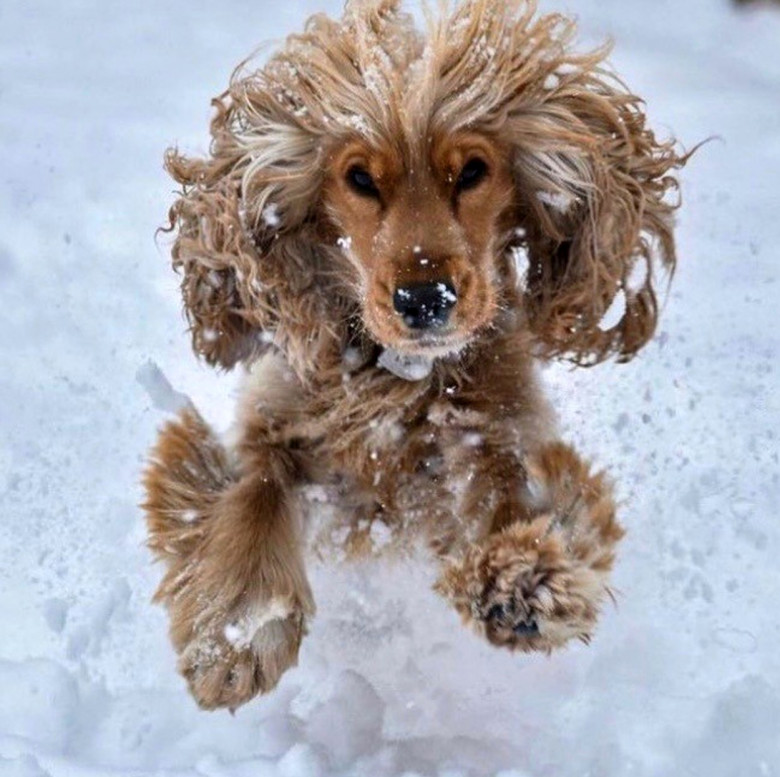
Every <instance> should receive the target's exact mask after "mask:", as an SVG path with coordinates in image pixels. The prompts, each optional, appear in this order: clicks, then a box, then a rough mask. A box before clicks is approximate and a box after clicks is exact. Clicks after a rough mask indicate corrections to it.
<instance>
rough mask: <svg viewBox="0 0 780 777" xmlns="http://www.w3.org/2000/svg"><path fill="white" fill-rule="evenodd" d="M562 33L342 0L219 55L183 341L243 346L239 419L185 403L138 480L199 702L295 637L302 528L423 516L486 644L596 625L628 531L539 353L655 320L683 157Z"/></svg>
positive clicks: (550, 23) (618, 339) (302, 622)
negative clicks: (554, 398) (264, 42)
mask: <svg viewBox="0 0 780 777" xmlns="http://www.w3.org/2000/svg"><path fill="white" fill-rule="evenodd" d="M573 33H574V28H573V24H572V22H571V21H569V20H567V19H565V18H563V17H560V16H557V15H549V16H538V15H537V14H536V10H535V7H534V3H533V2H531V1H530V0H505V1H499V2H495V0H466V1H465V2H462V3H461V4H460V5H458V6H457V7H456V8H455V9H454V10H452V11H447V10H442V11H441V13H440V14H439V16H438V17H434V16H430V18H429V19H428V24H427V28H426V29H424V30H422V31H419V30H417V29H416V28H415V26H414V23H413V21H412V19H411V17H410V16H408V15H406V14H404V13H402V12H401V10H400V9H399V2H397V1H396V0H364V1H363V2H358V1H354V2H348V3H347V6H346V9H345V12H344V17H343V19H342V20H340V21H334V20H331V19H329V18H326V17H325V16H322V15H320V16H315V17H313V18H312V19H310V20H309V22H308V23H307V25H306V28H305V31H304V32H303V33H302V34H300V35H295V36H292V37H290V38H289V39H288V40H287V42H286V44H285V46H284V47H283V48H282V50H281V51H279V52H278V53H277V54H275V55H274V56H273V57H272V58H271V59H270V61H269V62H268V63H267V64H266V65H265V66H264V67H263V68H262V69H260V70H257V71H254V72H252V71H249V70H248V69H247V68H246V67H243V68H242V69H241V70H240V71H237V72H236V74H234V77H233V79H232V81H231V84H230V87H229V88H228V90H227V91H226V92H225V93H224V94H223V95H221V96H220V97H219V98H217V99H216V100H215V101H214V105H215V108H216V116H215V117H214V119H213V122H212V127H211V132H212V137H213V140H212V146H211V151H210V154H209V155H208V157H207V158H204V159H193V158H187V157H184V156H182V155H181V154H179V153H178V152H177V151H171V152H169V154H168V156H167V166H168V170H169V171H170V173H171V174H172V175H173V177H174V178H175V179H176V180H177V181H178V182H179V183H180V184H181V186H182V190H181V194H180V196H179V198H178V199H177V201H176V202H175V204H174V205H173V208H172V209H171V213H170V226H171V229H172V230H174V231H175V233H176V239H175V243H174V247H173V259H174V267H175V268H176V269H177V270H178V271H179V272H180V273H181V274H182V291H183V297H184V303H185V309H186V312H187V316H188V319H189V322H190V325H191V329H192V336H193V345H194V349H195V351H196V352H197V353H198V354H199V355H201V356H202V357H204V358H205V359H206V360H207V361H208V362H209V363H211V364H214V365H220V366H222V367H225V368H231V367H233V366H235V365H236V364H238V363H243V364H244V365H246V367H247V368H248V375H247V379H246V383H245V389H244V395H243V398H242V399H241V401H240V406H239V410H238V418H237V423H236V429H235V440H234V442H233V444H231V445H230V446H227V447H223V444H222V443H221V442H220V441H218V440H217V439H216V437H215V435H214V434H213V433H212V432H211V431H210V430H209V428H208V427H207V426H206V425H205V424H204V422H203V421H202V420H201V418H200V417H199V416H198V415H197V413H196V412H195V410H194V409H192V408H190V409H187V410H185V411H184V412H183V413H182V414H181V416H180V417H179V418H178V419H177V420H176V421H174V422H172V423H170V424H168V426H167V427H166V428H165V429H164V430H163V432H162V435H161V437H160V440H159V442H158V444H157V447H156V448H155V450H154V452H153V454H152V457H151V463H150V465H149V468H148V470H147V473H146V480H145V484H146V489H147V494H148V499H147V502H146V505H145V507H146V510H147V512H148V522H149V530H150V545H151V547H152V548H153V550H154V551H155V553H156V554H157V555H158V556H159V557H160V558H161V559H163V561H164V562H165V563H166V565H167V572H166V574H165V577H164V580H163V582H162V584H161V586H160V589H159V591H158V594H157V598H158V600H159V601H161V602H162V603H164V604H165V606H166V607H167V608H168V611H169V614H170V618H171V633H172V639H173V643H174V646H175V648H176V650H177V652H178V653H179V656H180V668H181V671H182V672H183V674H184V676H185V677H186V678H187V680H188V682H189V684H190V688H191V690H192V693H193V694H194V696H195V698H196V699H197V701H198V702H199V703H200V704H201V705H202V706H203V707H206V708H213V707H218V706H227V707H236V706H238V705H240V704H242V703H244V702H246V701H247V700H249V699H250V698H252V697H253V696H254V695H255V694H257V693H261V692H267V691H269V690H271V689H272V688H273V687H274V686H275V685H276V683H277V682H278V680H279V678H280V676H281V674H282V673H283V672H284V671H285V669H287V668H288V667H289V666H291V665H292V664H294V663H295V661H296V657H297V652H298V647H299V645H300V641H301V638H302V637H303V635H304V634H305V632H306V624H307V620H308V619H309V618H310V617H311V616H312V615H313V613H314V602H313V598H312V593H311V590H310V588H309V585H308V582H307V578H306V571H305V566H304V555H305V553H304V545H305V544H306V543H305V542H304V537H305V534H304V532H305V531H306V530H307V529H308V530H309V532H310V534H313V536H314V540H315V541H316V542H318V543H320V544H322V543H323V542H326V541H331V542H337V543H339V544H340V546H341V547H343V548H344V549H346V550H347V551H348V555H357V554H361V553H367V552H374V551H378V550H379V549H380V548H381V549H388V548H396V549H398V548H402V547H410V546H411V545H414V544H419V543H420V542H421V541H422V542H423V543H424V544H425V545H426V546H427V547H428V548H430V549H431V551H432V554H433V556H434V558H436V559H437V563H439V564H440V576H439V580H438V583H437V584H436V590H437V591H438V592H439V593H440V594H441V595H442V596H443V597H444V599H445V600H446V601H447V602H449V603H450V604H451V605H452V606H453V607H454V608H455V609H456V610H457V611H458V612H459V613H460V615H461V616H462V618H463V620H464V621H465V622H466V623H468V624H470V625H471V626H472V627H474V629H475V630H476V631H477V632H478V633H480V634H482V635H483V636H484V637H485V638H486V639H488V640H489V641H490V642H491V643H493V644H495V645H500V646H505V647H508V648H510V649H513V650H521V651H531V650H542V651H549V650H551V649H553V648H556V647H559V646H561V645H563V644H565V643H566V642H567V641H568V640H570V639H572V638H579V639H583V640H587V639H588V638H589V637H590V635H591V634H592V632H593V630H594V627H595V625H596V619H597V616H598V612H599V609H600V607H601V605H602V603H603V601H604V599H605V597H606V596H607V595H608V594H609V589H608V585H609V578H608V575H609V572H610V569H611V567H612V564H613V561H614V557H615V545H616V543H617V542H618V540H619V539H620V537H621V535H622V533H623V532H622V529H621V528H620V526H619V524H618V523H617V521H616V519H615V505H614V502H613V498H612V494H611V489H610V486H609V485H608V483H607V482H606V481H605V479H604V477H603V476H602V475H599V474H592V473H591V472H590V471H589V468H588V465H587V464H586V463H584V462H583V461H582V460H581V459H580V458H579V456H578V455H577V454H576V453H575V452H574V451H573V450H572V449H571V448H569V447H568V446H566V445H565V444H564V443H562V442H560V441H559V440H558V438H557V436H556V431H555V428H554V425H553V422H552V420H551V416H550V413H549V411H548V409H547V407H546V405H545V402H544V399H543V398H542V396H541V394H540V389H539V387H538V384H537V380H536V378H535V375H534V361H535V359H549V358H553V357H564V358H567V359H570V360H572V361H574V362H575V363H577V364H583V365H591V364H595V363H597V362H599V361H602V360H604V359H606V358H609V357H611V356H616V357H617V358H618V359H620V360H627V359H629V358H630V357H631V356H633V354H634V353H636V351H637V350H638V349H640V348H641V347H642V346H643V345H644V344H645V343H646V342H647V341H648V339H649V338H650V337H651V335H652V333H653V331H654V328H655V323H656V313H657V306H656V296H655V293H654V288H653V284H654V282H655V281H656V276H657V274H658V273H659V271H663V270H671V269H673V267H674V262H675V253H674V243H673V237H672V215H673V211H674V209H675V207H676V203H675V202H674V201H673V200H672V201H670V199H669V198H668V195H670V194H671V195H674V193H675V191H676V179H675V178H674V177H673V172H674V170H675V169H677V168H679V167H680V166H681V165H682V164H684V162H685V159H686V157H685V156H683V155H680V154H678V152H677V150H676V148H675V146H674V144H673V142H666V143H661V142H658V141H657V140H656V138H655V136H654V134H653V133H652V131H651V130H650V129H648V128H647V126H646V123H645V116H644V113H643V111H642V107H641V103H640V101H639V99H638V98H637V97H635V96H634V95H632V94H631V93H630V92H629V91H628V90H627V89H626V88H625V87H624V86H623V84H622V83H621V81H620V80H618V78H616V77H615V76H614V75H613V74H612V73H611V72H610V71H609V70H608V69H607V68H606V67H605V65H604V64H603V60H604V56H605V54H606V51H605V50H599V51H596V52H592V53H588V54H577V53H574V52H572V50H571V48H570V42H571V39H572V36H573ZM522 262H525V265H526V266H525V268H523V267H522V266H521V263H522ZM618 295H619V296H620V298H621V299H622V304H623V306H624V310H623V313H622V317H620V319H619V321H618V322H617V323H614V324H613V325H606V324H605V323H604V316H605V313H606V312H607V310H608V309H609V308H610V306H611V305H612V304H613V301H614V300H615V298H616V296H618ZM312 486H315V487H316V488H317V490H318V498H319V499H322V498H323V494H325V495H326V496H327V497H328V499H329V501H330V502H331V509H330V510H329V515H330V518H329V519H328V523H327V525H325V524H324V519H323V518H322V517H321V514H322V512H323V511H322V509H321V505H320V504H319V503H315V504H314V505H312V504H311V500H308V499H307V495H310V494H311V491H312Z"/></svg>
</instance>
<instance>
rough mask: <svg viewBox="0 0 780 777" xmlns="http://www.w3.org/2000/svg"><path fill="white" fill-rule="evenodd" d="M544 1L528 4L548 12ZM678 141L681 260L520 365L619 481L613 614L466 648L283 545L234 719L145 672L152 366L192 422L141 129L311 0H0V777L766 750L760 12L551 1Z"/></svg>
mask: <svg viewBox="0 0 780 777" xmlns="http://www.w3.org/2000/svg"><path fill="white" fill-rule="evenodd" d="M560 5H561V4H559V7H560ZM562 5H563V7H564V8H566V7H568V8H569V10H571V11H573V12H575V13H577V14H578V15H579V16H580V18H581V21H582V29H583V38H584V40H585V41H587V42H593V41H595V40H598V39H600V38H601V37H602V36H603V35H604V34H605V33H611V34H612V35H613V36H614V37H615V39H616V42H617V50H616V53H615V55H614V58H613V60H614V61H615V62H616V64H617V65H618V67H619V69H620V70H621V71H622V72H623V74H624V75H625V77H626V78H627V80H628V82H629V83H630V84H631V85H632V86H633V87H634V88H635V89H636V90H637V91H638V92H639V93H640V94H643V95H644V96H646V98H647V100H648V103H649V110H650V114H651V116H652V117H653V120H654V124H655V125H657V126H658V127H660V128H673V129H674V131H675V133H676V134H678V135H679V136H680V137H681V138H682V139H683V140H684V141H685V142H686V143H687V144H688V145H689V146H690V145H693V144H694V143H695V142H697V141H699V140H701V139H702V138H704V137H707V136H710V135H718V136H719V138H720V139H719V140H717V141H716V142H713V143H711V144H710V145H708V146H706V147H705V148H703V149H702V150H701V151H700V152H699V154H698V155H697V156H696V157H695V159H694V160H693V161H692V163H691V165H690V167H689V169H688V171H687V172H686V174H685V180H684V182H685V188H684V193H685V200H686V204H685V208H684V210H683V211H682V214H681V219H680V230H679V242H680V255H681V263H680V269H679V273H678V275H677V278H676V280H675V283H674V286H673V289H672V292H671V294H670V296H669V299H668V302H667V305H666V310H665V314H664V317H663V322H662V326H661V331H660V334H659V336H658V339H657V341H656V343H655V344H653V345H652V346H650V347H649V348H648V349H647V350H646V352H645V353H644V354H643V356H642V357H641V358H639V359H638V360H636V361H635V362H634V363H632V364H631V365H629V366H624V367H616V366H605V367H601V368H599V369H598V370H595V371H591V372H570V371H568V370H566V369H563V368H560V367H555V368H552V369H550V370H548V371H547V373H546V377H547V379H548V382H549V384H550V387H551V390H552V392H553V393H554V395H555V398H556V402H557V406H558V408H559V409H560V413H561V418H562V422H563V425H564V427H565V430H566V433H567V435H568V436H569V437H570V438H573V439H574V440H575V441H576V442H577V443H578V444H579V445H580V447H581V448H582V449H583V450H584V451H588V452H591V453H592V454H593V455H594V456H595V457H596V459H597V461H598V462H599V463H601V464H602V465H605V466H608V467H609V468H610V469H611V470H612V471H613V472H614V473H615V475H616V477H617V478H618V480H619V483H620V488H621V497H622V498H623V499H624V501H625V509H624V517H625V522H626V523H627V525H628V527H629V529H630V534H629V537H628V539H627V540H626V542H625V543H624V545H623V548H622V558H621V564H620V567H619V569H618V571H617V584H618V587H619V588H620V591H621V596H620V601H619V608H618V609H617V611H611V612H608V613H607V614H606V617H605V619H604V621H603V624H602V627H601V629H600V631H599V633H598V636H597V639H596V640H595V641H594V643H593V645H592V646H591V647H590V648H585V647H575V648H572V649H570V650H569V651H567V652H566V653H562V654H559V655H557V656H555V657H554V658H553V659H552V660H547V659H545V658H522V657H512V656H509V655H504V654H502V653H499V652H497V651H495V650H493V649H491V648H489V647H487V646H485V645H483V644H482V643H481V642H479V641H478V640H477V639H476V638H474V637H473V636H471V635H470V634H468V633H466V632H465V631H464V630H463V629H461V627H460V626H459V625H458V623H457V622H456V617H455V615H454V614H453V613H452V612H450V611H449V610H447V609H446V608H445V607H444V605H443V604H442V603H441V602H440V601H439V600H437V599H436V597H435V596H434V595H433V594H432V593H430V592H429V591H428V588H427V585H428V577H427V572H426V570H425V568H424V567H423V566H422V565H420V566H418V565H416V564H413V563H410V564H408V565H406V567H405V568H403V569H398V568H396V569H384V568H383V569H381V570H380V571H379V572H377V571H376V570H375V569H372V570H371V572H370V574H367V573H366V571H365V570H364V569H360V568H355V569H351V570H347V569H324V568H323V569H316V570H315V571H314V580H313V582H314V586H315V591H316V593H317V598H318V604H319V617H318V619H317V620H316V621H315V623H314V626H313V629H312V632H311V635H310V636H309V638H308V640H307V641H306V642H305V646H304V648H303V651H302V654H301V662H300V667H299V668H298V669H297V670H295V671H292V672H290V673H289V674H288V675H287V676H286V678H285V679H284V681H283V682H282V684H281V686H280V688H279V689H278V691H277V692H276V693H275V694H274V695H273V696H271V697H269V698H267V699H261V700H258V701H255V702H254V703H252V704H251V705H249V706H248V707H246V708H244V709H242V710H240V711H239V713H238V714H237V715H236V716H235V717H231V716H230V715H229V714H227V713H216V714H207V713H203V712H200V711H198V710H197V708H196V707H195V706H194V704H193V702H192V701H191V700H190V698H189V696H188V695H187V694H186V692H185V689H184V686H183V682H182V681H181V680H180V679H179V677H178V676H177V674H176V673H175V671H174V658H173V655H172V652H171V650H170V648H169V646H168V641H167V636H166V622H165V618H164V615H163V613H162V612H161V611H160V610H159V609H156V608H152V607H151V606H150V605H149V598H150V596H151V594H152V591H153V589H154V587H155V582H156V580H157V578H158V576H159V574H160V571H159V569H157V568H154V567H152V565H151V563H150V558H149V555H148V554H147V552H146V551H145V549H144V547H143V540H144V531H143V524H142V516H141V514H140V512H139V510H138V508H137V507H136V504H137V502H138V501H139V499H140V490H139V487H138V477H139V470H140V468H141V465H142V462H143V459H144V455H145V452H146V450H147V448H148V446H149V445H150V444H151V443H152V441H153V439H154V437H155V433H156V428H157V426H158V425H159V424H160V423H161V422H162V420H163V419H164V417H165V411H164V409H163V408H161V407H160V406H159V405H160V404H161V403H160V392H159V390H155V388H154V385H153V383H154V381H153V380H150V375H151V376H153V375H154V370H153V368H151V367H150V366H149V365H148V360H152V361H153V362H154V363H156V364H157V365H159V367H160V369H161V370H162V371H163V372H164V373H165V375H166V376H167V377H168V379H169V380H170V381H171V383H172V384H173V385H174V387H175V388H177V389H180V390H185V391H187V392H188V393H190V394H191V395H192V396H193V397H194V399H195V400H196V401H197V402H198V403H199V404H200V405H201V407H202V408H203V409H204V411H205V412H206V414H207V415H208V416H209V417H210V418H211V419H212V420H213V421H215V422H216V423H217V424H218V425H223V426H224V424H225V423H226V422H227V420H228V419H229V416H230V405H231V403H230V401H229V396H230V393H231V388H232V386H233V381H232V379H231V378H225V377H221V378H220V377H218V376H216V375H213V374H212V373H211V372H210V371H209V370H207V369H206V368H203V367H200V366H199V365H197V364H196V363H195V361H194V358H193V357H192V356H191V354H190V353H189V350H188V341H187V337H186V336H185V333H184V325H183V321H182V318H181V316H180V312H179V300H178V293H177V289H176V281H175V278H174V277H173V276H172V273H171V272H170V271H169V268H168V261H167V255H166V247H165V245H164V241H163V244H162V245H161V246H160V247H159V248H157V247H156V246H155V244H154V242H153V232H154V229H155V227H156V226H157V225H158V224H159V223H160V222H161V220H162V218H163V215H164V212H165V210H166V207H167V204H168V203H169V201H170V191H171V188H172V187H171V184H170V182H169V181H168V180H167V179H166V177H165V176H164V174H163V173H162V171H161V164H160V162H161V154H162V150H163V148H164V147H165V146H166V145H167V144H168V143H171V142H177V143H179V144H181V145H182V146H183V147H185V148H188V149H190V150H199V149H203V147H204V146H205V144H206V122H207V119H208V116H209V110H208V100H209V99H210V97H211V96H212V95H214V94H216V93H218V92H219V91H220V90H221V89H222V87H223V86H224V84H225V82H226V79H227V76H228V74H229V72H230V70H231V68H232V67H233V65H234V64H235V63H236V62H237V61H238V60H239V59H240V58H241V57H243V56H244V55H245V54H246V53H247V52H249V51H251V50H252V49H253V48H254V47H255V45H256V44H257V43H259V42H260V41H262V40H267V39H269V38H275V37H281V36H282V35H283V34H284V33H286V32H288V31H290V30H293V29H296V28H297V27H299V25H300V22H301V20H302V19H303V18H304V16H305V15H307V14H308V13H309V12H311V11H313V10H318V9H321V8H324V9H326V10H330V11H334V12H335V11H336V10H337V3H336V2H335V1H334V0H284V1H283V0H272V1H269V0H260V1H258V2H255V3H245V2H238V0H229V2H223V3H197V2H195V3H193V2H183V0H170V1H169V2H166V3H151V2H149V3H130V2H122V3H105V2H98V0H91V1H90V0H81V1H80V2H76V1H75V0H74V1H73V2H62V0H41V1H40V2H35V3H32V2H22V0H15V1H14V0H5V2H3V3H2V4H1V5H0V302H1V304H0V358H2V371H1V372H0V408H1V409H0V494H1V497H0V499H1V504H2V519H1V523H0V775H1V776H2V777H45V776H46V775H49V776H50V777H86V776H87V775H89V776H90V777H103V776H104V775H106V776H107V775H122V776H124V775H139V776H140V775H156V776H157V777H168V776H171V777H172V776H173V775H177V777H190V776H195V775H199V776H200V777H250V776H251V777H266V776H269V777H277V776H279V777H301V776H302V775H306V776H307V777H308V776H311V777H317V776H318V775H321V776H322V777H325V776H326V775H353V776H355V777H358V776H362V775H367V776H370V777H390V776H391V775H406V777H412V775H437V776H438V777H462V776H464V775H470V776H471V777H476V776H477V775H495V774H501V775H502V777H570V776H571V777H575V776H577V777H584V776H585V775H591V776H592V777H622V776H623V775H626V776H631V777H649V776H651V775H652V776H653V777H655V776H657V777H678V776H679V777H752V775H756V777H759V776H760V777H765V776H767V775H780V650H778V641H779V640H780V615H779V614H778V595H779V594H780V577H779V576H778V561H777V559H778V557H780V535H779V533H778V518H777V516H778V507H780V505H779V504H778V502H779V501H780V500H779V497H778V494H779V493H780V484H779V483H778V472H779V471H780V467H779V466H778V448H779V446H778V433H780V418H779V416H780V413H779V412H778V411H779V408H778V405H779V400H778V396H779V392H778V386H779V385H780V384H779V383H778V370H777V364H776V359H777V355H778V340H779V338H780V336H779V335H778V332H779V331H780V329H779V328H778V326H777V324H776V310H777V306H778V304H780V294H778V283H779V280H780V279H779V278H778V250H779V249H778V245H780V57H779V56H778V54H777V51H778V46H779V45H780V10H779V9H772V8H769V7H768V6H757V7H751V8H750V9H745V10H744V11H743V12H742V13H737V12H736V11H734V10H733V9H732V7H731V6H730V5H728V4H727V2H726V0H630V2H629V0H600V1H599V0H564V2H563V3H562Z"/></svg>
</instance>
